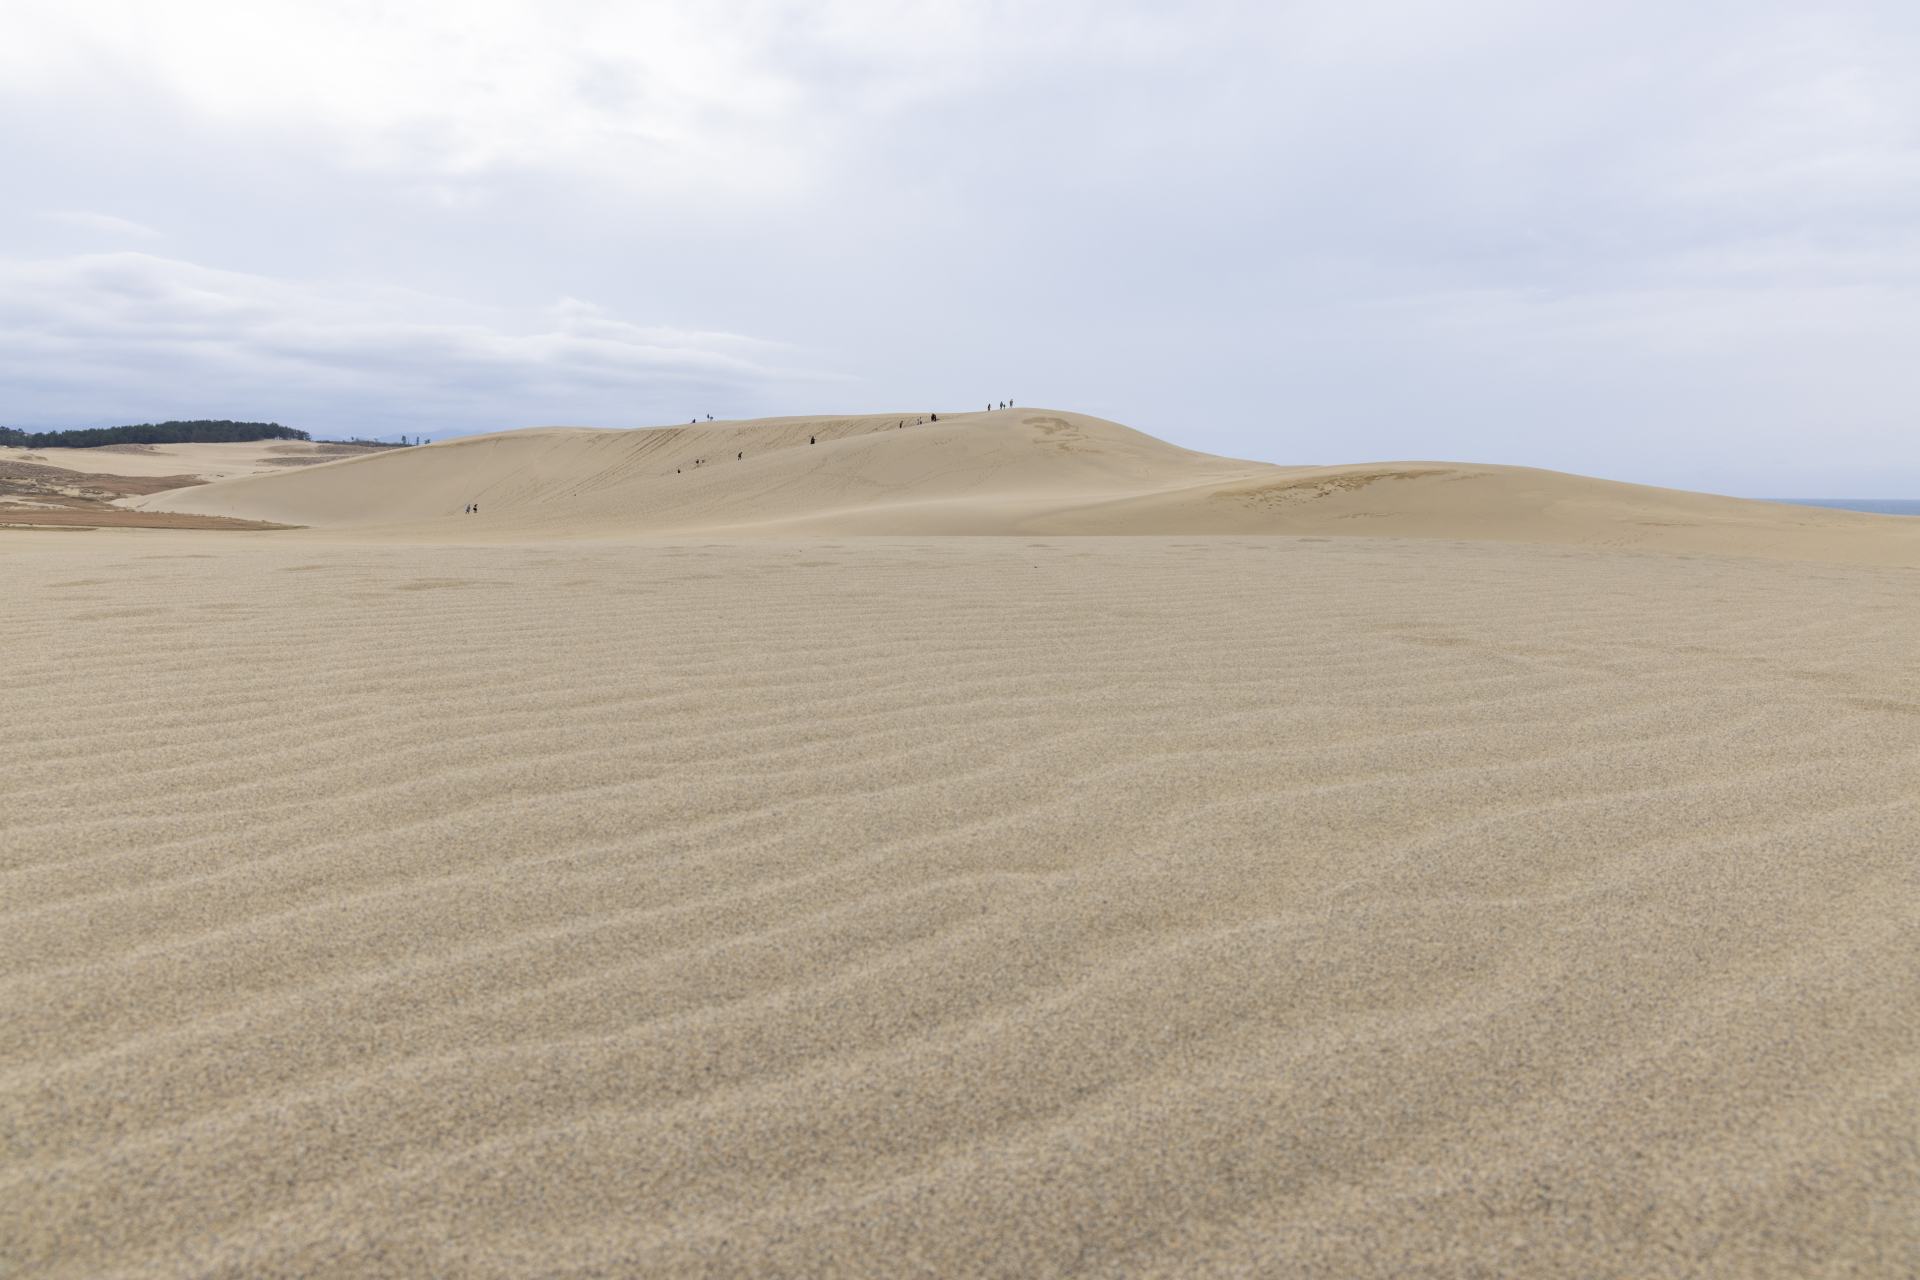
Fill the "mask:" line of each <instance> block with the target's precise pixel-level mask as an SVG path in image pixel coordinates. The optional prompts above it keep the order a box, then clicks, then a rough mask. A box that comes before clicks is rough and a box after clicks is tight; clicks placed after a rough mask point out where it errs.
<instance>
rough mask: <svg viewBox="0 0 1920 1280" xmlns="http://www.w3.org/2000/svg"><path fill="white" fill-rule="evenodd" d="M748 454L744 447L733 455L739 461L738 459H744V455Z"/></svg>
mask: <svg viewBox="0 0 1920 1280" xmlns="http://www.w3.org/2000/svg"><path fill="white" fill-rule="evenodd" d="M746 456H747V451H746V450H745V449H742V450H741V451H740V452H739V453H736V454H734V455H733V460H734V461H735V462H738V461H740V459H742V458H744V457H746Z"/></svg>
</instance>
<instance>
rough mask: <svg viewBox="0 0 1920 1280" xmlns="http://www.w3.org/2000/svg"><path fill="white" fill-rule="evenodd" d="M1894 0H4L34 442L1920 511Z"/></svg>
mask: <svg viewBox="0 0 1920 1280" xmlns="http://www.w3.org/2000/svg"><path fill="white" fill-rule="evenodd" d="M1917 66H1920V6H1916V5H1914V4H1912V3H1911V0H1902V2H1897V3H1896V2H1893V0H1888V2H1884V3H1883V2H1880V0H1826V2H1825V3H1772V2H1770V0H1742V2H1740V3H1722V2H1720V0H1692V2H1690V3H1687V4H1674V3H1672V0H1659V2H1658V3H1654V2H1648V0H1609V3H1607V4H1604V5H1597V4H1575V3H1571V2H1570V0H1555V2H1553V3H1543V2H1527V0H1451V2H1450V3H1445V4H1442V3H1438V2H1437V0H1310V2H1297V3H1290V2H1289V0H1265V2H1264V3H1239V2H1219V0H1212V2H1210V0H1182V2H1177V3H1159V2H1154V3H1145V2H1136V0H1098V2H1094V0H1088V2H1086V3H1081V2H1080V0H1026V2H1025V3H1000V2H998V0H975V2H973V3H947V2H944V0H911V2H909V0H900V2H897V3H889V2H882V0H821V2H819V3H807V4H796V3H778V2H774V0H686V2H682V0H659V2H654V3H649V2H645V0H626V2H624V3H602V2H599V0H539V2H538V3H521V2H519V0H463V2H462V3H459V4H444V5H443V4H436V3H431V2H428V0H414V2H412V3H409V4H406V5H394V4H391V3H388V2H387V0H380V2H378V3H376V2H374V0H303V2H298V3H289V2H286V0H250V2H249V3H247V4H244V5H238V4H232V3H230V2H227V0H222V2H221V3H203V2H201V0H167V3H165V4H161V3H155V2H154V0H58V2H46V0H5V3H4V4H0V173H4V174H5V175H7V177H6V181H5V182H4V183H0V424H4V425H9V426H20V427H27V428H29V429H36V428H37V429H45V428H53V427H64V426H82V425H88V426H92V425H108V424H113V423H121V422H144V421H155V420H159V419H164V418H175V417H186V418H199V417H214V418H239V419H259V420H272V421H278V422H282V423H285V424H287V425H289V426H296V427H300V428H303V429H305V430H308V431H310V432H312V433H313V434H314V435H316V436H323V437H344V436H351V435H363V436H387V437H392V436H396V435H399V434H403V433H404V434H408V435H428V436H432V437H435V438H441V437H445V436H449V435H454V434H466V433H473V432H481V431H494V430H502V429H506V428H511V427H519V426H533V425H547V424H576V425H593V426H612V427H620V426H642V425H657V424H665V423H672V422H684V421H686V420H687V419H689V418H691V417H694V416H696V415H699V416H702V417H704V416H705V415H706V414H709V413H710V414H713V415H714V416H715V417H716V418H722V419H724V418H736V417H750V416H759V415H768V414H785V413H814V412H822V413H830V412H868V411H871V412H888V411H916V412H917V411H929V410H931V411H941V410H945V411H959V410H964V409H969V408H981V407H984V406H985V405H986V403H987V402H989V401H997V400H1002V399H1013V400H1015V401H1017V402H1018V403H1020V404H1023V405H1039V406H1047V407H1051V408H1060V409H1071V410H1078V411H1081V412H1086V413H1093V414H1097V415H1100V416H1102V417H1107V418H1112V419H1114V420H1116V421H1120V422H1124V423H1126V424H1128V425H1130V426H1134V427H1137V428H1139V429H1141V430H1144V431H1148V432H1151V433H1153V434H1155V435H1158V436H1161V437H1163V438H1166V439H1169V440H1172V441H1175V442H1177V443H1179V444H1182V445H1185V446H1188V447H1190V448H1196V449H1203V450H1206V451H1209V452H1215V453H1223V454H1229V455H1233V456H1237V457H1247V458H1260V459H1265V460H1269V461H1275V462H1283V463H1334V462H1350V461H1363V460H1388V459H1449V460H1467V461H1481V462H1505V463H1515V464H1522V465H1529V466H1542V467H1551V468H1555V469H1558V470H1566V471H1576V472H1582V473H1585V474H1590V475H1601V476H1607V477H1611V478H1616V479H1626V480H1637V481H1642V482H1646V483H1653V484H1665V485H1674V486H1680V487H1686V488H1700V489H1708V490H1713V491H1717V492H1724V493H1735V494H1746V495H1750V496H1860V497H1913V496H1920V75H1916V74H1914V69H1915V68H1916V67H1917Z"/></svg>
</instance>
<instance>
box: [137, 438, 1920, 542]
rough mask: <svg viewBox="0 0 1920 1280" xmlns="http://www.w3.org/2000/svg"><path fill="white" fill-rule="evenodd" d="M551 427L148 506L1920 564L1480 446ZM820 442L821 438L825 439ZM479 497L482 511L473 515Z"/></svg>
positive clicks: (577, 525)
mask: <svg viewBox="0 0 1920 1280" xmlns="http://www.w3.org/2000/svg"><path fill="white" fill-rule="evenodd" d="M926 417H927V415H923V414H883V415H867V416H859V417H829V418H775V419H764V420H760V421H755V422H746V423H700V424H694V425H689V426H685V427H662V428H654V429H648V430H634V431H608V430H594V429H589V428H565V427H551V428H535V429H530V430H524V431H512V432H503V433H499V434H496V435H491V436H477V437H468V438H464V439H457V440H450V441H445V442H442V443H439V444H434V445H429V446H426V447H424V448H417V449H407V450H396V451H392V452H388V453H383V454H379V455H376V456H372V457H366V458H358V459H352V460H348V461H343V462H337V463H331V464H323V465H320V466H315V467H311V468H303V469H301V470H300V471H299V472H297V473H294V474H270V475H254V476H246V477H240V478H234V479H228V480H221V481H217V482H215V483H213V484H209V485H204V486H199V487H195V488H192V489H185V490H178V491H173V492H166V493H160V494H154V495H151V496H147V497H143V498H138V499H134V500H132V501H131V502H130V504H129V505H132V506H136V507H138V508H141V509H144V510H151V511H178V512H186V513H194V514H202V515H210V516H222V517H229V518H239V519H248V520H262V521H270V522H273V523H276V524H283V525H303V526H310V527H313V528H315V529H319V530H324V531H326V532H328V533H331V534H359V535H364V536H370V537H377V538H390V537H409V538H419V539H425V540H428V541H446V540H471V541H513V540H520V539H527V538H595V537H622V536H631V535H667V534H727V535H733V536H759V537H765V536H845V535H854V534H863V535H875V534H878V535H933V534H970V535H1026V534H1033V535H1061V534H1075V535H1122V534H1162V535H1171V534H1234V535H1245V534H1320V535H1327V536H1356V535H1358V536H1390V537H1429V538H1468V539H1493V540H1501V541H1520V542H1554V543H1563V544H1570V545H1580V546H1592V547H1615V548H1636V549H1644V550H1656V551H1673V552H1681V553H1694V554H1702V553H1704V554H1717V555H1755V556H1768V557H1783V558H1791V559H1809V560H1828V561H1839V562H1852V563H1873V564H1903V565H1914V564H1920V523H1916V522H1911V521H1905V522H1903V521H1900V520H1897V519H1891V518H1888V517H1881V516H1870V515H1863V514H1860V513H1857V512H1847V511H1835V510H1830V509H1824V508H1813V507H1791V506H1782V505H1780V504H1776V503H1765V502H1755V501H1749V500H1744V499H1738V498H1726V497H1718V496H1714V495H1710V494H1699V493H1688V492H1684V491H1680V490H1672V489H1658V488H1652V487H1648V486H1644V485H1632V484H1623V483H1619V482H1614V481H1605V480H1595V479H1591V478H1588V477H1583V476H1572V475H1565V474H1561V473H1557V472H1549V471H1539V470H1534V469H1529V468H1523V467H1505V466H1493V465H1481V464H1467V463H1443V462H1388V463H1366V464H1355V465H1347V466H1335V467H1283V466H1276V465H1272V464H1268V463H1257V462H1245V461H1238V460H1235V459H1229V458H1218V457H1213V456H1210V455H1207V454H1200V453H1194V452H1192V451H1190V450H1186V449H1182V448H1179V447H1177V446H1175V445H1171V444H1168V443H1167V442H1165V441H1162V440H1157V439H1155V438H1153V437H1151V436H1148V435H1145V434H1142V433H1140V432H1137V431H1133V430H1131V429H1129V428H1127V427H1123V426H1120V425H1118V424H1116V423H1112V422H1106V421H1103V420H1101V419H1098V418H1092V417H1088V416H1086V415H1084V414H1075V413H1068V412H1064V411H1057V410H1042V409H1010V410H1004V411H997V412H990V413H971V414H959V415H944V414H943V415H941V416H940V420H939V421H938V422H937V423H935V422H930V421H924V420H923V419H925V418H926ZM810 441H817V443H809V442H810ZM470 502H478V503H479V504H480V517H479V518H478V519H474V518H470V517H468V516H466V515H465V514H464V510H465V507H466V506H467V504H468V503H470Z"/></svg>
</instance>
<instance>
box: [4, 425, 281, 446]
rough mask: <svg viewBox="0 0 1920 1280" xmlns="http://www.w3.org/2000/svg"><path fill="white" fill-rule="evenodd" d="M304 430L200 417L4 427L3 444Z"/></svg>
mask: <svg viewBox="0 0 1920 1280" xmlns="http://www.w3.org/2000/svg"><path fill="white" fill-rule="evenodd" d="M309 438H310V437H309V436H308V435H307V433H306V432H304V431H295V430H294V429H293V428H292V427H283V426H281V425H280V424H279V423H277V422H228V421H227V420H225V419H224V418H222V419H210V418H197V419H195V420H193V421H191V422H141V423H137V424H135V425H133V426H128V427H85V428H82V429H80V430H76V431H21V430H19V429H18V428H15V427H0V444H10V445H23V446H25V447H27V448H29V449H97V448H99V447H100V446H102V445H108V444H227V443H231V442H233V441H235V440H306V439H309Z"/></svg>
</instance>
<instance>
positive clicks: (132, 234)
mask: <svg viewBox="0 0 1920 1280" xmlns="http://www.w3.org/2000/svg"><path fill="white" fill-rule="evenodd" d="M45 216H46V217H47V218H48V219H49V220H51V221H53V222H58V223H61V224H63V225H65V226H69V227H78V228H79V229H80V230H82V231H93V232H99V233H100V234H102V235H109V236H120V237H123V238H131V239H134V240H158V239H159V238H160V233H159V232H158V231H155V230H154V229H153V228H152V227H149V226H147V225H146V224H144V223H140V222H135V221H134V220H133V219H131V218H116V217H114V216H113V215H112V214H110V213H89V212H87V211H85V210H81V209H63V210H49V211H48V212H47V214H46V215H45Z"/></svg>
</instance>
